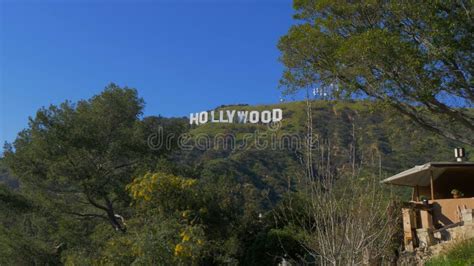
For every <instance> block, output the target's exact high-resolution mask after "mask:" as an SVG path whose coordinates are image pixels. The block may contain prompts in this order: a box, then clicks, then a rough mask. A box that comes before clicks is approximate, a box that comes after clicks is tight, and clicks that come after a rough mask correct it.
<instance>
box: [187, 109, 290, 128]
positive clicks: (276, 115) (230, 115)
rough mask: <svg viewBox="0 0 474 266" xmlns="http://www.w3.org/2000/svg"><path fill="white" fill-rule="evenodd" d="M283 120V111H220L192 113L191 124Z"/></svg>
mask: <svg viewBox="0 0 474 266" xmlns="http://www.w3.org/2000/svg"><path fill="white" fill-rule="evenodd" d="M282 119H283V110H282V109H272V110H271V111H270V110H265V111H236V110H219V111H210V112H205V111H204V112H200V113H191V114H190V115H189V124H191V125H193V124H195V125H200V124H205V123H208V122H210V123H242V124H245V123H251V124H257V123H264V124H268V123H274V122H279V121H281V120H282Z"/></svg>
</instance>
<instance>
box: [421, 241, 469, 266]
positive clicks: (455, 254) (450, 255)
mask: <svg viewBox="0 0 474 266" xmlns="http://www.w3.org/2000/svg"><path fill="white" fill-rule="evenodd" d="M473 264H474V239H470V240H467V241H463V242H460V243H458V244H456V245H455V246H453V247H452V248H451V249H449V251H447V252H446V253H443V254H441V255H439V256H437V257H435V258H432V259H431V260H429V261H428V262H427V263H426V265H427V266H438V265H449V266H453V265H473Z"/></svg>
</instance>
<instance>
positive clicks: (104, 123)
mask: <svg viewBox="0 0 474 266" xmlns="http://www.w3.org/2000/svg"><path fill="white" fill-rule="evenodd" d="M311 105H312V106H311V112H312V117H313V121H312V123H313V124H312V128H313V129H314V132H313V133H314V138H315V139H317V142H315V145H317V146H318V147H319V149H320V150H321V149H323V150H321V151H322V155H321V157H318V156H319V155H318V156H317V155H316V154H315V155H314V156H315V158H318V159H317V160H315V169H316V171H315V172H316V173H315V177H319V178H321V177H323V176H325V175H327V173H331V176H332V177H333V178H334V183H332V185H334V191H336V192H337V191H340V192H337V193H340V194H331V197H326V198H322V199H324V200H328V201H327V202H330V203H331V204H332V203H334V204H336V205H334V210H337V211H339V210H344V211H349V210H358V212H354V214H355V215H353V216H344V217H340V218H338V219H342V218H344V219H350V220H351V221H353V223H354V224H356V222H357V221H364V220H365V219H366V217H371V218H374V219H373V226H374V227H377V226H379V225H380V224H383V223H385V221H386V219H384V218H383V217H385V216H386V210H385V209H383V208H382V209H380V210H378V211H377V213H373V212H371V211H370V208H359V207H358V205H351V204H347V202H348V201H347V200H346V201H344V200H343V201H339V200H338V198H339V197H338V196H337V195H339V196H342V198H343V199H347V197H348V195H349V194H344V193H346V192H347V190H345V189H344V188H347V187H354V186H358V185H359V184H360V185H361V187H360V189H353V190H351V191H352V192H353V193H352V194H350V195H351V197H358V196H357V195H360V196H361V197H360V199H361V200H360V201H353V202H357V203H358V204H363V205H364V206H365V204H366V202H369V201H370V199H371V198H369V196H370V195H377V202H380V203H383V204H385V203H386V202H387V203H388V199H389V195H390V193H389V191H388V189H387V188H386V187H380V186H376V187H377V188H376V190H373V189H372V187H375V186H370V187H371V188H370V190H367V189H369V188H364V184H371V183H368V180H372V181H375V183H378V180H380V179H381V178H383V177H386V176H387V175H389V174H392V173H395V172H397V171H400V170H402V169H404V168H406V167H410V166H412V165H413V164H416V163H423V162H426V161H431V160H451V157H452V155H451V153H452V151H451V148H452V147H454V145H455V144H454V143H450V142H448V141H446V140H445V139H442V138H440V137H438V136H436V135H433V134H431V133H428V132H426V131H424V130H423V129H420V128H418V127H417V126H416V125H414V124H412V123H411V122H410V120H408V119H405V118H403V117H399V116H396V115H395V114H394V113H391V112H390V111H385V112H380V110H381V109H378V107H377V106H376V105H374V104H373V103H371V102H369V101H353V102H348V101H346V102H342V101H322V100H321V101H313V102H311ZM143 106H144V101H143V100H142V99H140V98H139V97H138V95H137V92H136V90H134V89H130V88H120V87H118V86H116V85H114V84H111V85H109V86H108V87H107V88H106V89H105V90H104V91H103V92H102V93H101V94H99V95H96V96H94V97H92V98H91V99H88V100H83V101H79V102H77V103H70V102H65V103H63V104H61V105H60V106H50V107H49V108H42V109H40V110H39V111H38V112H37V114H36V116H35V117H33V118H31V119H30V123H29V125H28V127H27V128H26V129H25V130H23V131H22V132H20V133H19V135H18V137H17V139H16V140H15V142H14V143H12V144H11V145H7V146H6V149H5V151H4V154H5V157H4V158H3V159H2V160H1V163H2V164H1V165H0V166H1V169H0V173H1V174H2V179H1V180H0V181H1V182H2V183H3V184H2V185H0V203H1V204H0V247H1V248H0V264H7V265H8V264H18V265H32V264H35V265H45V264H49V265H55V264H68V265H91V264H93V265H101V264H115V265H127V264H135V265H170V264H185V265H187V264H195V265H198V264H200V265H220V264H234V265H235V264H245V265H271V264H276V263H277V262H279V261H281V260H282V259H286V260H294V261H298V262H301V261H306V262H315V261H316V260H317V257H318V254H317V252H319V250H321V248H320V247H319V246H318V245H319V244H317V243H315V242H314V241H312V240H314V236H315V234H316V233H318V231H312V230H305V228H304V227H303V226H301V224H300V222H301V217H309V216H308V213H305V212H306V211H308V208H307V207H308V206H313V207H312V208H313V210H314V208H316V210H317V205H314V204H312V205H308V204H307V203H308V202H310V201H308V200H309V199H311V198H310V197H308V195H309V194H307V193H305V189H306V188H308V183H307V182H306V181H305V179H304V178H305V167H303V166H302V161H304V157H305V152H304V149H298V148H297V147H290V146H284V145H283V146H282V147H283V148H281V149H273V148H271V147H266V148H262V147H261V146H259V145H257V144H256V143H255V142H249V143H248V145H247V146H246V147H245V148H243V149H228V148H227V149H226V148H225V147H224V146H221V145H211V146H210V147H208V148H206V149H198V148H196V147H195V148H193V149H182V148H180V147H179V146H178V144H179V143H178V138H176V137H175V138H173V139H172V140H171V142H169V145H161V146H160V145H153V144H156V143H155V142H156V139H157V137H159V132H160V130H161V129H160V128H162V130H163V131H162V133H160V134H165V135H167V134H171V135H174V136H179V135H180V134H182V133H186V134H187V136H188V138H189V139H190V140H191V142H190V143H191V144H193V145H195V144H196V143H194V142H193V141H195V140H196V139H195V138H196V136H202V134H205V135H207V136H209V137H210V138H212V137H215V136H222V135H225V136H230V135H233V136H235V139H236V143H238V144H239V143H240V144H242V142H243V141H244V139H245V134H248V133H251V132H255V130H258V131H259V132H261V133H268V135H262V136H263V138H268V137H271V133H275V134H276V135H277V136H278V137H282V136H285V135H290V136H298V137H302V136H305V135H306V127H305V123H306V122H307V119H306V116H305V114H306V111H305V106H306V104H305V103H304V102H293V103H284V104H280V105H278V106H274V107H279V108H282V109H283V112H284V121H283V123H282V124H281V125H280V126H281V127H280V128H277V129H275V128H269V127H267V126H265V125H250V124H206V125H202V126H199V127H193V128H191V127H190V126H188V125H187V121H186V120H184V119H179V118H163V117H143V115H142V114H141V110H142V108H143ZM268 107H270V106H255V107H250V106H239V107H238V108H239V109H263V108H268ZM221 108H233V107H232V106H224V107H221ZM157 132H158V133H157ZM157 134H158V135H157ZM150 140H152V142H153V143H150ZM191 146H192V145H191ZM318 151H319V150H318ZM468 153H472V150H470V149H468ZM323 158H331V159H330V160H326V159H324V161H323V162H321V161H320V160H321V159H323ZM5 163H6V165H5ZM323 164H324V165H323ZM7 166H8V168H9V169H7V168H6V167H7ZM323 169H324V171H323ZM318 171H319V172H318ZM12 180H17V181H12ZM18 181H19V184H20V185H19V187H18V186H17V185H15V184H16V182H18ZM5 184H6V185H5ZM327 189H328V188H327V187H326V188H324V189H322V190H321V191H324V190H327ZM344 191H346V192H344ZM356 192H357V193H358V194H357V193H356ZM374 193H375V194H374ZM397 193H398V195H400V196H403V195H404V193H405V191H403V190H399V191H397ZM344 202H345V203H344ZM290 203H291V204H290ZM310 203H311V202H310ZM367 206H368V205H367ZM290 207H291V209H289V208H290ZM310 209H311V208H310ZM310 211H311V210H310ZM290 214H291V215H290ZM310 214H311V213H310ZM371 214H373V216H370V215H371ZM375 214H376V215H375ZM328 215H332V214H331V213H328ZM326 217H330V216H323V217H322V218H321V217H316V216H313V218H311V219H315V220H314V221H315V222H321V221H323V222H324V220H318V219H325V218H326ZM310 225H311V224H310ZM322 228H323V227H322ZM354 232H355V231H354ZM380 232H381V231H380ZM394 237H395V238H396V235H394ZM389 240H390V241H392V239H391V238H390V239H389ZM393 240H394V242H393V245H390V246H387V245H384V248H387V247H388V248H389V250H387V252H378V253H380V254H378V255H377V256H379V257H380V256H392V255H393V254H394V252H393V251H394V250H395V249H397V248H398V246H397V243H398V242H396V239H393ZM341 241H343V242H344V244H345V245H346V244H348V243H347V242H346V240H344V239H342V238H341ZM364 243H365V242H364ZM374 243H377V245H375V246H370V250H375V249H373V248H378V247H380V245H379V244H380V243H379V242H377V241H374ZM349 244H353V243H352V242H351V243H349ZM364 245H365V246H367V247H368V249H367V250H369V246H368V245H369V244H368V243H366V244H364ZM359 253H360V252H358V253H351V254H349V255H350V257H352V260H355V259H356V258H355V257H354V256H358V257H360V256H362V255H363V254H359ZM387 254H388V255H387ZM336 255H337V254H336ZM349 255H348V256H349ZM357 259H359V258H357Z"/></svg>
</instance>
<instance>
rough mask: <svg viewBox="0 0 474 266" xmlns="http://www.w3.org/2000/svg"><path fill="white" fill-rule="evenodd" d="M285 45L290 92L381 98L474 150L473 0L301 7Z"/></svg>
mask: <svg viewBox="0 0 474 266" xmlns="http://www.w3.org/2000/svg"><path fill="white" fill-rule="evenodd" d="M294 8H295V10H296V14H295V16H294V17H295V19H297V20H298V23H297V24H295V25H294V26H293V27H291V29H290V30H289V32H288V33H287V35H285V36H283V37H282V38H281V40H280V42H279V46H278V47H279V49H280V50H281V51H282V56H281V61H282V62H283V64H284V65H285V67H286V69H285V71H284V74H283V78H282V80H281V82H282V86H283V87H285V88H286V89H288V91H289V92H293V91H295V90H300V89H308V88H310V89H313V88H315V89H316V88H317V89H316V91H317V92H319V94H320V95H322V96H323V97H331V96H356V97H369V98H373V99H377V100H379V101H381V102H384V103H387V105H389V106H392V107H394V108H395V109H396V110H398V111H399V112H401V113H403V114H405V115H407V116H408V117H410V118H411V119H412V120H413V121H415V122H416V123H418V124H419V125H420V126H422V127H424V128H426V129H428V130H431V131H433V132H435V133H437V134H441V135H443V136H445V137H447V138H450V139H452V140H456V141H460V142H464V143H466V144H469V145H471V146H474V114H473V112H472V109H469V108H472V106H473V104H474V85H473V84H474V80H473V70H474V64H473V63H474V45H473V44H474V20H473V14H474V12H473V11H474V4H473V2H472V1H464V0H453V1H329V0H295V1H294Z"/></svg>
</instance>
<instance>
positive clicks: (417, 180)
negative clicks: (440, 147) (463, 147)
mask: <svg viewBox="0 0 474 266" xmlns="http://www.w3.org/2000/svg"><path fill="white" fill-rule="evenodd" d="M448 169H459V170H466V171H470V172H472V173H473V175H474V162H458V163H453V162H434V163H426V164H423V165H417V166H415V167H413V168H411V169H408V170H406V171H403V172H401V173H398V174H396V175H394V176H391V177H389V178H387V179H384V180H382V183H385V184H392V185H400V186H410V187H414V186H429V185H430V179H431V174H433V180H436V179H437V178H438V177H440V176H441V175H442V174H443V173H444V172H445V171H446V170H448Z"/></svg>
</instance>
